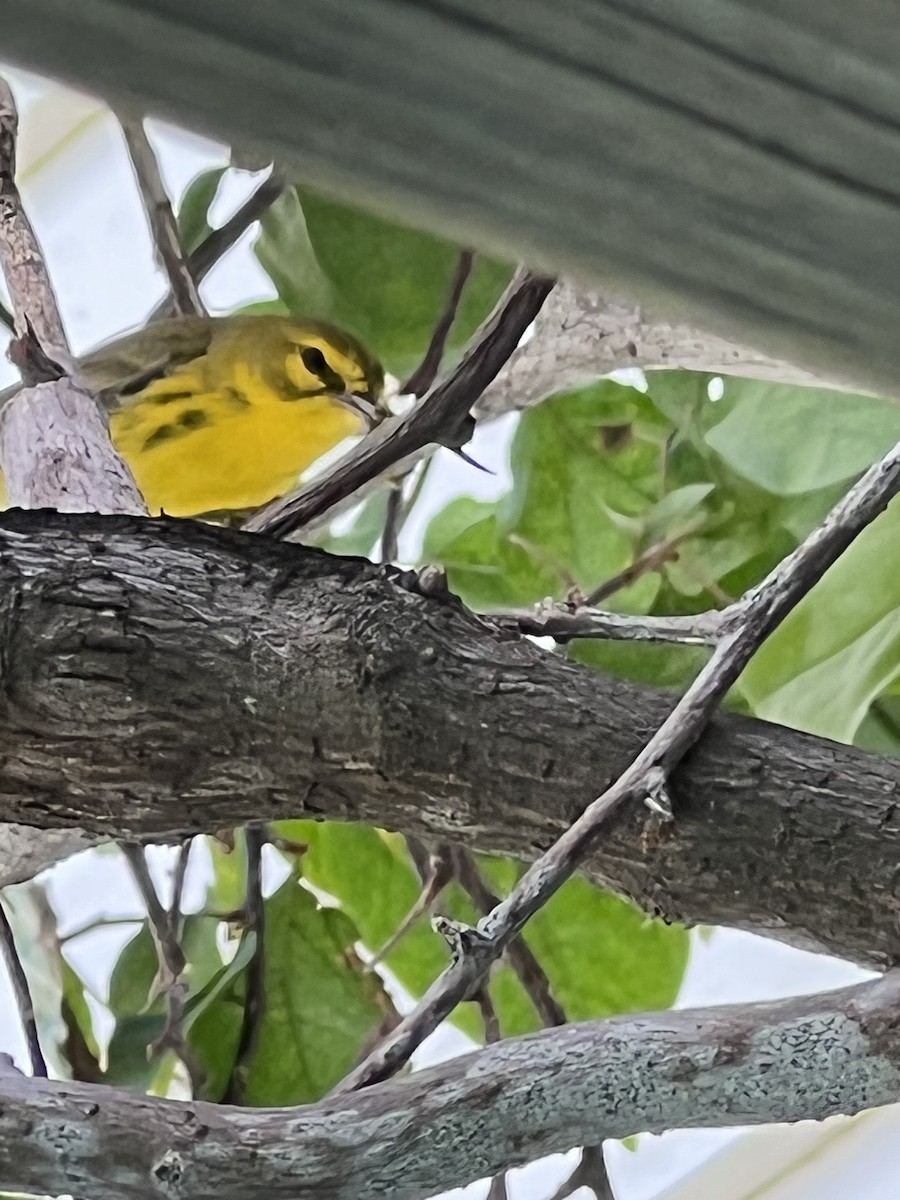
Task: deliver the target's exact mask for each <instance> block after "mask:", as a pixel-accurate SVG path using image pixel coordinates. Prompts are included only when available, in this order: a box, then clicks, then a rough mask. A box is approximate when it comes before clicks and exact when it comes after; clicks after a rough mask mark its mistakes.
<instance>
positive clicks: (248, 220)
mask: <svg viewBox="0 0 900 1200" xmlns="http://www.w3.org/2000/svg"><path fill="white" fill-rule="evenodd" d="M284 189H285V182H284V176H283V175H282V174H281V173H280V172H279V171H273V172H272V174H271V175H269V177H268V178H267V179H264V180H263V181H262V183H261V184H260V185H259V187H258V188H257V189H256V191H255V192H253V193H252V194H251V195H250V196H248V197H247V199H246V200H245V201H244V203H243V204H242V205H241V206H240V208H239V209H238V210H237V211H236V212H235V213H234V215H233V216H230V217H229V218H228V220H227V221H226V222H225V224H224V225H220V226H219V228H218V229H213V230H212V231H211V232H210V233H208V234H207V235H206V237H205V238H204V239H203V241H202V242H201V243H200V245H199V246H198V247H197V248H196V250H194V251H193V252H192V253H191V254H190V255H188V266H189V267H190V271H191V274H192V275H193V277H194V279H195V280H196V281H197V283H198V284H200V283H202V281H203V280H204V279H205V278H206V276H207V275H208V274H209V272H210V271H211V270H212V268H213V267H214V266H215V265H216V263H217V262H218V261H219V259H220V258H222V257H224V255H225V254H226V253H227V252H228V251H229V250H230V249H231V247H232V246H233V245H234V244H235V242H236V241H237V240H238V238H240V237H241V236H242V235H243V234H244V233H246V231H247V230H248V229H249V228H250V226H251V225H252V224H253V223H254V222H255V221H258V220H259V219H260V217H263V216H265V214H266V213H267V212H268V210H269V209H270V208H271V207H272V205H273V204H274V203H275V201H276V200H277V199H278V197H279V196H280V195H281V194H282V192H283V191H284ZM174 311H175V309H174V306H173V302H172V297H171V296H167V297H166V298H165V300H162V301H160V303H159V304H157V306H156V308H155V309H154V310H153V312H152V313H151V314H150V320H151V321H158V320H159V319H160V318H162V317H167V316H171V314H172V313H173V312H174Z"/></svg>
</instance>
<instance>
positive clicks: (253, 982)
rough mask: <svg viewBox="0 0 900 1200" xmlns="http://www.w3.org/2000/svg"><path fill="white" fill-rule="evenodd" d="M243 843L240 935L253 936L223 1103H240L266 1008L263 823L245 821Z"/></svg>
mask: <svg viewBox="0 0 900 1200" xmlns="http://www.w3.org/2000/svg"><path fill="white" fill-rule="evenodd" d="M244 839H245V844H246V847H247V899H246V902H245V905H244V907H245V911H246V914H247V916H246V922H247V923H246V925H245V927H244V937H253V938H255V944H254V947H253V956H252V958H251V959H250V962H249V964H248V966H247V972H246V990H245V993H244V1014H243V1019H242V1022H241V1036H240V1039H239V1040H238V1048H237V1053H236V1054H235V1059H234V1066H233V1067H232V1069H231V1076H230V1078H229V1080H228V1086H227V1087H226V1089H225V1094H224V1095H223V1097H222V1103H223V1104H240V1103H241V1102H242V1100H243V1097H244V1093H245V1092H246V1089H247V1074H248V1072H249V1069H250V1064H251V1063H252V1061H253V1055H254V1053H255V1052H256V1046H257V1043H258V1042H259V1033H260V1029H261V1028H262V1022H263V1017H264V1016H265V1010H266V951H265V941H266V905H265V900H264V898H263V890H262V849H263V846H264V845H265V843H266V830H265V826H263V825H248V826H247V828H246V829H245V830H244Z"/></svg>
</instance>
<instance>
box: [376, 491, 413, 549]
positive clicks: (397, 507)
mask: <svg viewBox="0 0 900 1200" xmlns="http://www.w3.org/2000/svg"><path fill="white" fill-rule="evenodd" d="M408 477H409V476H408V472H407V473H404V474H403V475H401V476H400V477H399V478H398V479H393V480H391V485H390V488H391V490H390V491H389V492H388V500H387V512H386V513H385V518H384V532H383V533H382V535H381V554H380V558H381V561H382V562H393V561H394V559H395V558H396V557H397V553H398V550H399V542H400V530H401V529H402V528H403V521H404V518H405V516H406V505H405V503H404V500H403V485H404V484H405V483H406V480H407V478H408Z"/></svg>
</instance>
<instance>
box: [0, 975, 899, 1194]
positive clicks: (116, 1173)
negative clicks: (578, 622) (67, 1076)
mask: <svg viewBox="0 0 900 1200" xmlns="http://www.w3.org/2000/svg"><path fill="white" fill-rule="evenodd" d="M898 1014H900V976H898V974H897V973H896V972H893V973H891V974H889V975H887V976H886V977H885V978H883V979H879V980H876V981H874V982H871V983H866V984H862V985H859V986H857V987H854V988H844V989H842V990H840V991H834V992H826V993H822V994H819V995H816V996H807V997H800V998H794V999H790V1000H781V1001H777V1002H775V1003H768V1004H749V1005H735V1006H732V1007H723V1008H714V1009H697V1010H686V1011H682V1012H664V1013H654V1014H647V1015H644V1016H626V1017H619V1018H616V1019H614V1020H609V1021H602V1022H592V1023H589V1024H581V1025H567V1026H564V1027H562V1028H560V1029H553V1030H549V1031H545V1032H543V1033H537V1034H533V1035H531V1036H529V1037H523V1038H514V1039H508V1040H505V1041H500V1042H497V1043H495V1044H493V1045H490V1046H486V1047H485V1048H484V1049H483V1050H480V1051H478V1052H477V1053H475V1054H470V1055H466V1056H464V1057H461V1058H456V1059H453V1060H451V1061H450V1062H448V1063H444V1064H442V1065H441V1066H439V1067H435V1068H432V1069H430V1070H427V1071H421V1072H418V1073H415V1074H413V1075H410V1076H407V1077H406V1078H404V1079H399V1080H392V1081H390V1082H388V1083H385V1084H380V1085H376V1086H375V1087H372V1088H369V1089H367V1090H366V1091H365V1092H362V1093H357V1094H354V1095H351V1096H346V1097H342V1098H340V1099H337V1100H325V1101H323V1102H321V1103H320V1104H316V1105H311V1106H308V1107H304V1108H294V1109H267V1110H259V1109H241V1108H223V1107H220V1106H215V1105H211V1104H204V1103H199V1102H193V1103H177V1102H175V1101H169V1100H158V1099H152V1098H150V1097H147V1096H140V1095H134V1094H129V1093H125V1092H116V1091H113V1090H112V1089H110V1088H106V1087H96V1086H91V1085H89V1084H72V1083H49V1082H46V1081H42V1080H40V1081H39V1080H31V1079H24V1078H23V1077H21V1076H20V1075H18V1074H16V1073H12V1072H6V1071H4V1072H0V1143H2V1144H6V1145H12V1144H15V1146H16V1153H15V1154H14V1155H12V1154H10V1155H6V1156H5V1157H4V1160H3V1162H2V1164H0V1187H3V1188H4V1189H10V1190H12V1189H15V1190H24V1189H27V1190H28V1191H32V1192H45V1193H50V1194H53V1195H56V1194H58V1193H60V1192H66V1193H74V1194H76V1195H79V1194H80V1195H88V1196H91V1197H93V1198H94V1200H121V1198H122V1197H129V1198H130V1200H161V1198H162V1197H166V1198H167V1200H187V1198H190V1200H220V1198H221V1197H222V1195H223V1194H225V1193H227V1194H229V1195H240V1196H242V1197H245V1198H246V1200H262V1198H263V1197H265V1198H266V1200H279V1198H280V1197H285V1198H286V1200H287V1198H290V1200H313V1198H315V1200H358V1198H359V1197H360V1196H369V1195H374V1194H376V1193H380V1192H381V1191H388V1190H389V1192H390V1195H391V1198H392V1200H420V1198H422V1197H425V1196H429V1195H431V1194H433V1192H434V1188H435V1181H439V1182H440V1186H442V1187H449V1186H452V1185H454V1184H460V1185H461V1184H465V1183H468V1182H469V1181H471V1180H473V1179H477V1178H479V1177H483V1176H486V1175H490V1174H494V1173H496V1172H498V1171H500V1170H503V1169H505V1168H507V1167H512V1166H518V1165H520V1164H522V1163H523V1162H526V1161H528V1160H531V1159H533V1158H536V1157H539V1156H542V1155H546V1154H552V1153H556V1152H559V1151H564V1150H568V1149H569V1148H570V1147H571V1146H572V1145H573V1144H574V1145H578V1144H588V1145H591V1144H596V1143H597V1141H598V1139H601V1138H610V1137H613V1138H618V1137H624V1136H626V1135H629V1134H633V1133H636V1132H639V1131H650V1132H662V1131H664V1130H669V1129H673V1128H704V1127H722V1126H733V1125H753V1124H761V1123H769V1122H772V1121H799V1120H808V1119H822V1118H823V1117H826V1116H831V1115H832V1114H834V1113H848V1114H849V1113H855V1112H858V1111H860V1110H861V1109H864V1108H870V1107H873V1106H876V1105H883V1104H889V1103H893V1102H895V1101H897V1100H898V1098H900V1015H898ZM23 1128H27V1129H28V1130H29V1136H28V1137H27V1138H24V1137H22V1134H21V1131H22V1129H23Z"/></svg>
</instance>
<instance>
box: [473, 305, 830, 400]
mask: <svg viewBox="0 0 900 1200" xmlns="http://www.w3.org/2000/svg"><path fill="white" fill-rule="evenodd" d="M628 367H642V368H643V369H645V370H657V369H665V370H674V369H675V368H678V369H679V370H685V371H707V372H710V373H711V374H714V375H718V374H722V375H738V376H742V377H744V378H747V379H764V380H768V381H770V382H772V383H787V384H801V385H807V386H818V387H839V386H841V383H842V382H843V377H840V378H838V377H835V378H831V379H830V381H828V380H825V379H822V378H817V377H816V376H815V375H813V374H811V373H810V372H809V371H803V370H801V369H800V368H799V367H793V366H791V365H790V363H786V362H781V361H779V360H778V359H773V358H769V357H768V356H767V355H765V354H762V353H760V352H759V351H757V350H751V349H750V348H749V347H747V346H742V345H740V344H738V343H736V342H731V341H727V340H726V339H724V338H720V337H716V336H715V334H711V333H704V332H701V331H700V330H699V329H695V328H692V327H691V326H689V325H685V324H683V323H679V322H677V321H676V322H673V321H667V320H666V319H665V317H663V316H659V315H656V314H654V313H652V312H648V311H647V309H646V308H644V306H643V305H640V304H629V303H627V302H625V301H620V300H618V299H616V298H615V297H611V296H609V295H607V294H598V293H597V292H588V291H580V290H578V289H577V288H575V287H573V286H572V284H569V283H558V284H557V285H556V287H555V288H554V289H553V291H552V292H551V294H550V295H549V296H548V297H547V299H546V300H545V301H544V306H543V308H542V309H541V311H540V312H539V313H538V316H537V319H536V320H535V322H534V328H533V335H532V337H531V338H530V339H529V340H528V341H527V342H525V343H524V344H523V345H521V346H520V347H519V348H518V350H516V351H515V353H514V354H513V355H512V357H511V358H510V360H509V362H508V363H507V364H506V366H505V367H504V368H503V370H502V371H501V372H500V374H499V375H498V376H497V378H496V380H495V381H494V382H493V383H492V384H491V385H490V386H489V387H488V388H486V389H485V392H484V394H483V396H482V397H481V399H480V400H479V401H478V403H477V405H476V406H475V415H476V417H478V418H479V419H484V418H486V417H494V416H501V415H502V414H503V413H507V412H515V411H518V410H519V409H523V408H530V407H531V406H532V405H535V404H539V403H540V402H541V400H545V399H546V398H547V397H548V396H553V395H556V394H557V393H559V392H564V391H567V390H568V389H569V388H577V387H586V386H587V385H588V384H591V383H595V382H596V381H597V379H599V378H600V377H601V376H603V375H608V374H609V373H610V372H611V371H620V370H623V369H624V368H628Z"/></svg>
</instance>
